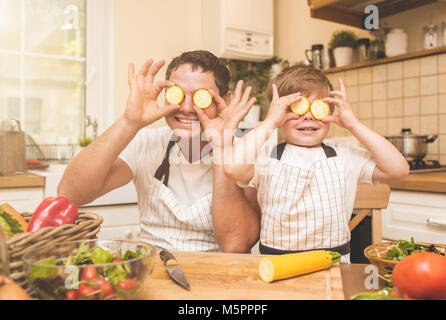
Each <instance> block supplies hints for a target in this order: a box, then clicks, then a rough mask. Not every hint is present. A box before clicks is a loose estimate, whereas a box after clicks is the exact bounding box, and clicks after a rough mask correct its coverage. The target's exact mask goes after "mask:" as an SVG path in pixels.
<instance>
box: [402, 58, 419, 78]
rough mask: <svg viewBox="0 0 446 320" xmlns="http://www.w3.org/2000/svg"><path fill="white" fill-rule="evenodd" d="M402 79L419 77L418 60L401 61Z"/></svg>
mask: <svg viewBox="0 0 446 320" xmlns="http://www.w3.org/2000/svg"><path fill="white" fill-rule="evenodd" d="M403 75H404V78H413V77H419V76H420V60H419V59H418V58H415V59H410V60H405V61H403Z"/></svg>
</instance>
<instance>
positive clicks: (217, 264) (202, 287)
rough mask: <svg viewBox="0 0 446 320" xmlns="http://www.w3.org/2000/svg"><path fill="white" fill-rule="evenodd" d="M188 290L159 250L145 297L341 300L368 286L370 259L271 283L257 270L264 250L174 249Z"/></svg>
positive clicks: (156, 298)
mask: <svg viewBox="0 0 446 320" xmlns="http://www.w3.org/2000/svg"><path fill="white" fill-rule="evenodd" d="M172 253H173V254H174V256H175V257H176V258H177V261H178V263H179V265H180V267H181V269H182V270H183V272H184V274H185V276H186V278H187V280H188V282H189V283H190V285H191V289H190V290H185V289H183V288H182V287H180V286H179V285H177V284H176V283H174V282H173V280H172V279H170V277H169V275H168V274H167V272H166V270H165V269H164V266H163V263H162V262H161V259H160V258H159V255H158V254H157V255H156V257H155V259H156V263H155V266H154V270H153V273H152V274H151V275H150V276H149V277H148V278H147V280H146V281H145V282H144V284H143V287H142V288H141V292H140V293H139V295H138V298H139V299H144V300H178V299H179V300H276V299H279V300H325V299H327V300H342V299H349V298H350V296H351V295H353V294H355V293H359V292H364V291H377V290H378V289H379V288H382V283H379V288H377V289H369V290H367V289H366V288H365V284H366V283H368V282H367V281H366V280H367V279H366V278H367V277H369V276H370V272H367V273H366V272H365V271H366V269H365V268H366V267H367V266H368V265H367V264H344V263H342V264H341V263H336V264H334V265H333V266H331V267H330V268H328V269H325V270H320V271H317V272H313V273H309V274H305V275H302V276H299V277H293V278H289V279H284V280H280V281H275V282H272V283H266V282H263V281H262V280H261V279H260V277H259V275H258V264H259V261H260V259H261V257H262V256H261V255H257V254H235V253H210V252H180V251H173V252H172Z"/></svg>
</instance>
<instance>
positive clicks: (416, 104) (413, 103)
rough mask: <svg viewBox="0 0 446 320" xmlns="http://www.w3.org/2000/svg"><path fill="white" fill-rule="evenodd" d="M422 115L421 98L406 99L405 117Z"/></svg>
mask: <svg viewBox="0 0 446 320" xmlns="http://www.w3.org/2000/svg"><path fill="white" fill-rule="evenodd" d="M419 115H420V98H419V97H414V98H405V99H404V116H419Z"/></svg>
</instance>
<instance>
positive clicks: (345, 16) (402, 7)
mask: <svg viewBox="0 0 446 320" xmlns="http://www.w3.org/2000/svg"><path fill="white" fill-rule="evenodd" d="M433 2H446V1H445V0H386V1H383V0H373V1H370V0H308V5H309V7H310V11H311V17H313V18H317V19H322V20H327V21H331V22H337V23H341V24H345V25H349V26H353V27H358V28H362V19H363V14H364V9H365V7H366V6H368V5H371V4H373V5H376V6H377V7H378V10H379V17H380V18H384V17H388V16H392V15H394V14H397V13H400V12H404V11H407V10H410V9H415V8H418V7H421V6H424V5H427V4H430V3H433Z"/></svg>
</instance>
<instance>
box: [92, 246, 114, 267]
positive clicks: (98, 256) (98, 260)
mask: <svg viewBox="0 0 446 320" xmlns="http://www.w3.org/2000/svg"><path fill="white" fill-rule="evenodd" d="M114 257H115V256H114V255H113V254H112V253H111V252H110V251H108V250H105V249H102V248H101V247H95V248H94V249H93V253H92V254H91V258H92V260H93V263H94V264H104V263H110V262H112V260H113V259H114Z"/></svg>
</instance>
